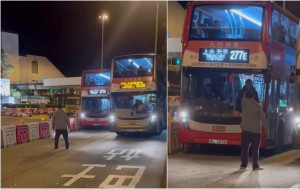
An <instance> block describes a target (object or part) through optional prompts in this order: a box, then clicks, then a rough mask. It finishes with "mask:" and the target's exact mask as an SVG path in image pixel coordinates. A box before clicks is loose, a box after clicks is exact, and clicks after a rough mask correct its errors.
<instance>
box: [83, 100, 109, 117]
mask: <svg viewBox="0 0 300 189" xmlns="http://www.w3.org/2000/svg"><path fill="white" fill-rule="evenodd" d="M109 108H110V103H109V99H108V98H105V97H85V98H82V111H83V112H84V113H85V114H86V116H87V117H89V118H101V117H106V116H107V115H108V113H109Z"/></svg>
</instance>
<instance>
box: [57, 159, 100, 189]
mask: <svg viewBox="0 0 300 189" xmlns="http://www.w3.org/2000/svg"><path fill="white" fill-rule="evenodd" d="M82 166H87V168H86V169H85V170H83V171H82V172H80V173H79V174H77V175H71V174H64V175H62V176H61V177H72V178H71V179H70V180H69V181H68V182H66V183H65V184H64V186H70V185H71V184H73V183H74V182H76V181H77V180H78V179H80V178H89V179H91V178H95V176H96V175H86V173H88V172H89V171H90V170H92V169H93V168H94V167H105V166H106V165H100V164H83V165H82Z"/></svg>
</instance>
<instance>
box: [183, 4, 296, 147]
mask: <svg viewBox="0 0 300 189" xmlns="http://www.w3.org/2000/svg"><path fill="white" fill-rule="evenodd" d="M298 23H299V20H298V18H296V17H295V16H293V15H292V14H291V13H289V12H288V11H286V10H284V9H282V8H281V7H280V6H278V5H276V4H275V3H273V2H268V1H256V2H216V1H212V2H207V1H202V2H192V3H191V4H189V5H188V7H187V12H186V20H185V25H184V31H183V36H182V42H183V58H182V67H181V104H182V105H181V113H180V114H181V118H182V121H183V122H182V123H183V124H182V127H181V128H180V131H179V140H180V142H182V143H184V144H188V143H200V144H201V143H203V144H225V145H240V143H241V130H240V122H241V117H240V116H237V115H236V114H235V112H236V111H237V110H236V100H237V96H238V93H239V91H240V90H241V89H242V88H243V86H244V85H245V81H246V80H247V79H251V80H252V81H253V86H254V87H255V89H256V91H257V93H258V100H259V102H260V104H261V106H262V108H263V110H264V112H265V115H266V117H267V120H268V123H269V125H268V132H266V131H265V130H262V135H261V139H262V140H261V148H265V149H269V148H276V147H281V146H284V145H286V144H291V143H292V130H293V129H292V125H293V124H292V119H290V117H291V114H292V112H291V111H293V108H292V106H293V100H294V97H293V96H294V84H293V83H292V82H290V81H291V80H290V77H291V72H292V67H293V66H295V57H296V43H297V42H296V41H297V36H298ZM209 90H211V92H210V93H211V94H212V95H211V97H210V98H207V95H205V93H206V92H209Z"/></svg>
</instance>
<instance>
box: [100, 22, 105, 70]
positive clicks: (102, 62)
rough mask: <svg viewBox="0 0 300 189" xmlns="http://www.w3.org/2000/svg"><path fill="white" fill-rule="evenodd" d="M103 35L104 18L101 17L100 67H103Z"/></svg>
mask: <svg viewBox="0 0 300 189" xmlns="http://www.w3.org/2000/svg"><path fill="white" fill-rule="evenodd" d="M103 36H104V18H103V17H102V40H101V41H102V45H101V63H100V65H101V67H100V68H101V69H103Z"/></svg>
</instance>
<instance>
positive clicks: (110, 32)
mask: <svg viewBox="0 0 300 189" xmlns="http://www.w3.org/2000/svg"><path fill="white" fill-rule="evenodd" d="M104 12H105V13H107V14H108V16H109V19H108V20H107V21H105V26H104V30H105V31H104V68H105V69H110V64H111V60H112V58H113V57H114V56H119V55H125V54H131V53H133V54H136V53H153V52H154V39H155V16H156V2H95V1H94V2H80V1H75V2H70V1H68V2H4V1H1V31H5V32H12V33H17V34H19V53H20V55H21V56H24V55H26V54H32V55H37V56H45V57H47V58H48V59H49V60H50V61H51V62H52V63H53V64H54V65H55V66H56V67H57V68H58V69H59V70H60V71H61V72H62V73H63V74H64V75H65V76H66V77H74V76H80V75H81V73H82V71H83V70H88V69H99V68H100V53H101V25H102V24H101V20H100V19H99V18H98V17H99V15H101V14H102V13H104ZM163 25H166V2H159V24H158V26H159V35H158V48H157V49H158V54H160V53H161V50H162V45H163V43H164V41H165V38H166V30H165V29H164V27H163Z"/></svg>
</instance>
